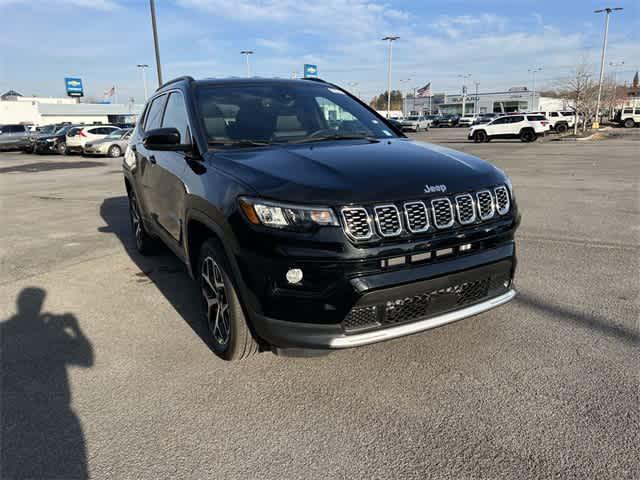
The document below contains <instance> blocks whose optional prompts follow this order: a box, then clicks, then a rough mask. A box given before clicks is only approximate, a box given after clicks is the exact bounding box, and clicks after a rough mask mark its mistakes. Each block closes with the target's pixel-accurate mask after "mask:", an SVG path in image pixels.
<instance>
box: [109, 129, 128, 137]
mask: <svg viewBox="0 0 640 480" xmlns="http://www.w3.org/2000/svg"><path fill="white" fill-rule="evenodd" d="M125 133H126V132H125V131H124V130H114V131H113V132H111V133H110V134H109V135H107V137H106V138H121V137H122V136H123V135H124V134H125Z"/></svg>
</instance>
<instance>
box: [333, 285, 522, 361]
mask: <svg viewBox="0 0 640 480" xmlns="http://www.w3.org/2000/svg"><path fill="white" fill-rule="evenodd" d="M515 296H516V291H515V289H511V290H509V291H508V292H506V293H503V294H502V295H500V296H499V297H494V298H490V299H488V300H485V301H484V302H482V303H478V304H476V305H472V306H470V307H467V308H463V309H460V310H456V311H454V312H449V313H445V314H443V315H438V316H437V317H433V318H428V319H426V320H419V321H417V322H413V323H408V324H406V325H398V326H397V327H389V328H385V329H383V330H376V331H374V332H365V333H358V334H355V335H345V336H343V337H339V338H334V339H332V340H331V342H330V344H329V348H349V347H358V346H360V345H368V344H370V343H376V342H381V341H383V340H389V339H392V338H398V337H404V336H406V335H411V334H414V333H418V332H423V331H425V330H429V329H431V328H436V327H440V326H442V325H446V324H447V323H453V322H457V321H458V320H462V319H463V318H467V317H471V316H473V315H478V314H479V313H483V312H486V311H487V310H491V309H492V308H495V307H498V306H500V305H503V304H505V303H507V302H509V301H511V300H513V297H515Z"/></svg>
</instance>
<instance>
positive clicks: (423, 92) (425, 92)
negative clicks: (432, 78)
mask: <svg viewBox="0 0 640 480" xmlns="http://www.w3.org/2000/svg"><path fill="white" fill-rule="evenodd" d="M431 96H432V95H431V82H429V83H427V84H426V85H425V86H424V87H422V88H419V89H418V90H416V97H419V98H422V97H431Z"/></svg>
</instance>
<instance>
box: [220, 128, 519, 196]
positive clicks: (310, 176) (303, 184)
mask: <svg viewBox="0 0 640 480" xmlns="http://www.w3.org/2000/svg"><path fill="white" fill-rule="evenodd" d="M210 154H211V155H213V158H212V160H213V161H214V162H215V163H216V165H217V166H218V167H219V168H221V169H222V170H224V171H225V172H227V173H228V174H230V175H232V176H234V177H235V178H237V179H239V180H241V181H242V182H243V183H245V184H247V185H249V186H250V187H252V188H253V189H254V190H255V191H256V193H257V194H258V195H260V196H264V197H266V198H271V199H278V200H283V201H289V202H305V203H318V202H320V203H328V204H346V203H367V202H378V203H379V202H381V201H398V200H406V199H412V198H419V197H422V196H424V195H425V194H426V192H425V188H426V186H432V187H433V186H441V185H444V186H446V192H447V193H455V192H462V191H466V190H472V189H478V188H479V187H482V186H490V185H495V184H499V183H505V181H506V179H505V176H504V174H503V173H502V172H501V171H500V170H498V169H497V168H495V167H494V166H492V165H491V164H489V163H487V162H485V161H483V160H480V159H479V158H476V157H473V156H471V155H467V154H465V153H462V152H458V151H455V150H451V149H448V148H444V147H440V146H437V145H432V144H429V143H423V142H416V141H412V140H407V139H393V140H381V141H379V142H375V143H369V142H367V141H361V140H355V141H351V140H341V141H335V142H322V143H320V142H318V143H313V144H302V145H282V146H276V147H268V148H258V149H250V150H247V149H242V150H233V151H224V152H220V151H218V152H210ZM438 190H440V188H438Z"/></svg>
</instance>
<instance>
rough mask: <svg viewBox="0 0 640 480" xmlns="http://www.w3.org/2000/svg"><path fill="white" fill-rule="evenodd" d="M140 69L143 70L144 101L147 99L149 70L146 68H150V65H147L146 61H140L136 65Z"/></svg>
mask: <svg viewBox="0 0 640 480" xmlns="http://www.w3.org/2000/svg"><path fill="white" fill-rule="evenodd" d="M136 66H137V67H138V68H139V69H140V70H142V85H143V87H144V101H145V102H146V101H147V97H148V95H147V71H146V69H147V68H149V65H147V64H146V63H139V64H138V65H136Z"/></svg>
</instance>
